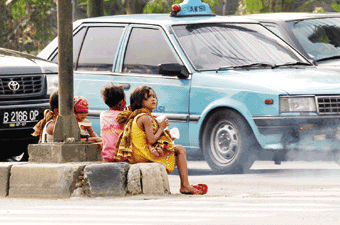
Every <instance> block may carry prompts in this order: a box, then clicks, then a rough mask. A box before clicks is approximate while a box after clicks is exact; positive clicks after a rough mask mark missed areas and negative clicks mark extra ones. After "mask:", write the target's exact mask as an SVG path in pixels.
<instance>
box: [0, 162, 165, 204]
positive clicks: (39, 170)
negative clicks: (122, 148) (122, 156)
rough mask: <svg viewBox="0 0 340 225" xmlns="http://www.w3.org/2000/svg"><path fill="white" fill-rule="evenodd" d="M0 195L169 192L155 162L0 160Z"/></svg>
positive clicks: (85, 195) (163, 168)
mask: <svg viewBox="0 0 340 225" xmlns="http://www.w3.org/2000/svg"><path fill="white" fill-rule="evenodd" d="M0 182H1V183H0V198H1V197H10V198H70V197H112V196H126V195H136V194H145V195H164V194H169V193H170V187H169V182H168V176H167V173H166V169H165V166H164V165H162V164H159V163H140V164H129V163H107V162H76V163H16V162H13V163H12V162H10V163H0Z"/></svg>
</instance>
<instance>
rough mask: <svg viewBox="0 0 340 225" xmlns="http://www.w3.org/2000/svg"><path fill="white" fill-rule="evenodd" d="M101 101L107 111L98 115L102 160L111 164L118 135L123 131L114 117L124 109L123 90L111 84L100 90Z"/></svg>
mask: <svg viewBox="0 0 340 225" xmlns="http://www.w3.org/2000/svg"><path fill="white" fill-rule="evenodd" d="M101 94H102V98H103V101H104V102H105V104H106V105H107V106H109V108H110V109H109V110H107V111H105V112H102V113H100V131H101V136H102V139H103V150H102V154H103V160H104V161H107V162H113V161H114V158H115V151H116V144H117V141H118V137H119V134H120V133H121V132H122V131H123V129H124V124H119V123H118V122H117V120H116V117H117V115H118V114H119V113H121V112H122V111H123V110H124V109H125V107H126V97H125V93H124V88H123V87H122V86H116V85H113V84H112V83H111V84H109V85H107V86H105V87H104V88H103V89H102V90H101Z"/></svg>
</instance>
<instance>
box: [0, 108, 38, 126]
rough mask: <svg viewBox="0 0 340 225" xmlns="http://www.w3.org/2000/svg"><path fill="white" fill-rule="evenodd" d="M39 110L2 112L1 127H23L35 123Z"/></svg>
mask: <svg viewBox="0 0 340 225" xmlns="http://www.w3.org/2000/svg"><path fill="white" fill-rule="evenodd" d="M39 114H40V112H39V110H37V109H32V110H15V111H5V112H3V120H2V125H3V128H6V127H25V126H27V125H28V124H30V123H37V122H38V121H39V120H38V117H39Z"/></svg>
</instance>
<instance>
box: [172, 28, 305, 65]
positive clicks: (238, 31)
mask: <svg viewBox="0 0 340 225" xmlns="http://www.w3.org/2000/svg"><path fill="white" fill-rule="evenodd" d="M174 31H175V34H176V36H177V38H178V40H179V42H180V44H181V46H182V47H183V49H184V51H185V53H186V54H187V56H188V57H189V58H190V60H191V62H192V63H193V64H194V66H195V68H196V69H198V70H218V69H219V68H221V67H233V66H243V65H249V64H255V63H264V64H271V65H280V64H285V63H296V62H297V61H298V62H301V61H303V62H306V63H308V62H307V61H305V59H303V58H302V57H301V56H300V55H299V54H298V53H297V52H295V51H293V50H292V48H291V47H290V46H288V45H287V44H286V43H285V42H284V41H282V40H281V39H279V38H277V37H276V36H275V35H273V34H272V33H271V32H270V31H268V30H267V29H266V28H265V27H263V26H261V25H259V24H224V23H220V24H192V25H176V26H174Z"/></svg>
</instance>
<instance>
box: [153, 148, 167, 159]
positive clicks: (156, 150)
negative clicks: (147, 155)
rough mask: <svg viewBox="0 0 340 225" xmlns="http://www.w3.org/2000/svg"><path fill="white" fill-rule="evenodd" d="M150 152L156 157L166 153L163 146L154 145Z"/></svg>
mask: <svg viewBox="0 0 340 225" xmlns="http://www.w3.org/2000/svg"><path fill="white" fill-rule="evenodd" d="M150 152H151V154H152V155H154V156H156V157H161V156H163V155H164V152H163V150H162V149H161V148H154V147H152V148H151V149H150Z"/></svg>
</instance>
